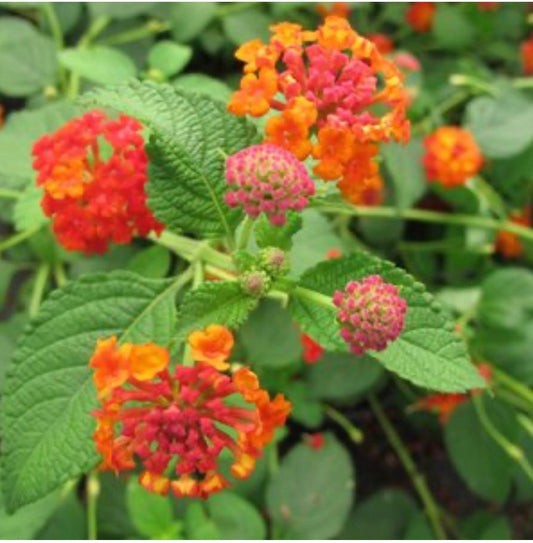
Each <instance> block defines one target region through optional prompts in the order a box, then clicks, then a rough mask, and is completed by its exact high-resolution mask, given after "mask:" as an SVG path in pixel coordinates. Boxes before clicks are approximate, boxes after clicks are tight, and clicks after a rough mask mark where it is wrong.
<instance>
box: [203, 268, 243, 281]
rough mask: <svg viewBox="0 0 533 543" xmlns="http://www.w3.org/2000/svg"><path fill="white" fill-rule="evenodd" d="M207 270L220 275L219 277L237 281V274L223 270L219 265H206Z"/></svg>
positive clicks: (211, 273) (209, 272) (210, 273)
mask: <svg viewBox="0 0 533 543" xmlns="http://www.w3.org/2000/svg"><path fill="white" fill-rule="evenodd" d="M205 272H206V273H208V274H209V275H214V276H215V277H218V278H219V279H225V280H226V281H235V280H236V279H237V278H236V277H235V274H233V273H230V272H228V271H226V270H222V269H220V268H218V267H217V266H212V265H211V264H206V265H205Z"/></svg>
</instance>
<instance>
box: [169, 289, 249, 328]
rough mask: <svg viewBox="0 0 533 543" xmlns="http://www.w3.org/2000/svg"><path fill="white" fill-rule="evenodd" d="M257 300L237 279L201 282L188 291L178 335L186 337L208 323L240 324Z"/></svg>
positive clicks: (181, 308)
mask: <svg viewBox="0 0 533 543" xmlns="http://www.w3.org/2000/svg"><path fill="white" fill-rule="evenodd" d="M256 304H257V300H256V299H255V298H252V297H251V296H248V295H247V294H245V293H244V292H243V291H242V288H241V286H240V284H239V283H237V282H236V281H216V282H209V283H202V284H201V285H200V286H199V287H197V288H195V289H194V290H190V291H189V292H187V294H186V295H185V298H184V299H183V302H182V304H181V305H180V308H179V314H178V332H177V333H178V337H180V338H185V337H187V336H188V335H189V334H190V333H191V332H192V331H193V330H198V329H200V328H204V327H205V326H208V325H209V324H224V325H226V326H228V327H230V328H233V327H237V326H239V325H241V324H242V323H243V322H244V321H245V320H246V318H247V317H248V315H249V314H250V311H252V309H253V308H254V307H255V305H256Z"/></svg>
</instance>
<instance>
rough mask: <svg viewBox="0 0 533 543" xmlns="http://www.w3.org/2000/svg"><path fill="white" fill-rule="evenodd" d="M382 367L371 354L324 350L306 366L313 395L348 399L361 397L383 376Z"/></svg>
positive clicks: (323, 397) (330, 398) (323, 398)
mask: <svg viewBox="0 0 533 543" xmlns="http://www.w3.org/2000/svg"><path fill="white" fill-rule="evenodd" d="M383 373H384V372H383V367H382V366H381V365H380V364H379V362H378V361H377V360H376V359H375V358H372V357H371V356H368V355H364V356H354V355H352V354H349V353H324V355H323V356H322V358H321V359H320V360H319V361H318V362H317V363H316V364H313V365H312V366H311V367H310V369H309V374H308V385H309V388H310V392H311V394H312V396H313V397H315V398H319V399H321V400H332V401H348V400H352V401H353V400H354V399H355V398H360V397H361V396H363V395H364V394H366V393H367V392H368V391H369V390H371V389H372V388H373V387H374V386H375V385H376V384H377V383H378V382H379V381H380V379H381V378H382V377H383Z"/></svg>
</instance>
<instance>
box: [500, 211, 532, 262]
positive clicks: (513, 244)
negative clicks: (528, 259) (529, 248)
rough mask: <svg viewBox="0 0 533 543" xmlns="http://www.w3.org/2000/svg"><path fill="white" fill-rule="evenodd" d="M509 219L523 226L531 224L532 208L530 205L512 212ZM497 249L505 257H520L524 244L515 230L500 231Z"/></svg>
mask: <svg viewBox="0 0 533 543" xmlns="http://www.w3.org/2000/svg"><path fill="white" fill-rule="evenodd" d="M509 221H510V222H512V223H514V224H519V225H521V226H527V227H529V226H531V208H530V207H529V206H528V207H526V208H525V209H523V210H522V211H518V212H516V213H512V214H511V215H510V216H509ZM496 251H497V252H498V253H500V254H501V255H503V256H504V257H505V258H518V257H520V256H522V254H523V252H524V244H523V242H522V240H521V239H520V238H519V237H518V236H517V235H516V234H514V233H513V232H507V231H500V232H498V233H497V235H496Z"/></svg>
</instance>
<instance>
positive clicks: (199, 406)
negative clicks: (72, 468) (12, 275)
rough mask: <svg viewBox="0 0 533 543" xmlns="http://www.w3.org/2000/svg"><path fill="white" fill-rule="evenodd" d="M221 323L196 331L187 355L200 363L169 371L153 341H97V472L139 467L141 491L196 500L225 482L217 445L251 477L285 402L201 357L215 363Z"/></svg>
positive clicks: (223, 348) (236, 469) (234, 468)
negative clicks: (198, 333)
mask: <svg viewBox="0 0 533 543" xmlns="http://www.w3.org/2000/svg"><path fill="white" fill-rule="evenodd" d="M222 328H223V327H218V328H217V329H216V330H213V329H212V328H211V329H209V328H208V330H207V331H206V332H205V336H203V337H198V336H195V338H194V339H193V341H192V343H193V345H192V347H193V353H196V355H197V359H199V360H202V361H199V362H198V363H197V364H196V365H194V366H192V367H186V366H183V365H180V364H177V365H176V367H175V369H174V370H173V371H172V373H171V372H170V370H169V367H168V365H169V353H168V351H167V350H166V349H163V348H161V347H158V346H157V345H154V344H152V343H147V344H144V345H134V344H130V343H125V344H123V345H121V346H118V345H117V341H116V338H115V337H112V338H110V339H107V340H101V341H99V342H98V345H97V347H96V350H95V352H94V354H93V357H92V359H91V361H90V366H91V367H92V368H93V369H94V370H95V373H94V382H95V385H96V388H97V391H98V397H99V398H100V399H101V400H102V407H101V409H99V410H98V411H96V412H94V416H95V417H96V419H97V428H96V432H95V434H94V440H95V443H96V448H97V450H98V452H99V453H100V454H101V455H102V457H103V461H102V463H101V466H100V467H101V469H110V470H115V471H116V472H118V471H121V470H132V469H134V468H136V466H137V465H140V466H142V470H143V471H142V472H141V475H140V479H139V481H140V483H141V485H142V486H143V487H144V488H146V489H147V490H149V491H151V492H155V493H158V494H167V493H168V492H169V491H170V490H172V492H173V493H174V495H175V496H177V497H182V496H190V497H200V498H206V497H207V496H208V495H209V494H212V493H213V492H217V491H219V490H222V489H224V488H226V487H227V486H229V484H230V483H229V481H228V480H227V479H226V477H225V476H224V475H223V474H222V473H221V471H220V468H219V462H218V459H219V457H220V455H221V454H222V452H223V451H224V450H227V451H228V452H230V453H231V455H232V456H233V462H232V465H231V468H230V472H231V475H232V476H233V477H235V478H238V479H245V478H247V477H248V476H249V475H250V474H251V472H252V471H253V469H254V466H255V461H256V458H258V457H259V456H260V455H261V453H262V449H263V448H264V446H265V445H267V444H268V443H269V442H270V441H271V440H272V438H273V435H274V430H275V429H276V428H278V427H280V426H282V425H283V424H285V420H286V418H287V416H288V414H289V411H290V404H289V403H288V402H287V401H286V400H285V399H284V397H283V395H281V394H278V395H277V396H276V397H275V398H274V399H273V400H271V399H270V397H269V394H268V392H266V391H265V390H262V389H261V388H260V387H259V382H258V380H257V377H256V376H255V374H254V373H252V372H251V371H250V370H248V369H246V368H241V369H239V370H237V371H236V372H235V373H233V374H232V375H226V374H224V373H222V372H221V371H219V370H218V369H216V368H215V367H213V365H211V364H210V362H207V361H206V360H209V361H212V360H215V361H216V365H218V364H220V362H221V360H222V359H223V358H224V356H225V355H226V354H227V353H228V352H229V350H228V348H231V347H230V345H229V342H228V334H229V331H227V330H225V329H224V330H225V331H224V332H223V333H222V332H221V330H220V329H222ZM231 344H233V338H231ZM217 345H218V346H219V347H220V351H219V352H218V353H217V352H215V351H216V347H217ZM238 398H240V399H239V401H237V402H236V400H237V399H238ZM228 428H229V429H231V430H232V431H231V432H229V433H228Z"/></svg>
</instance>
